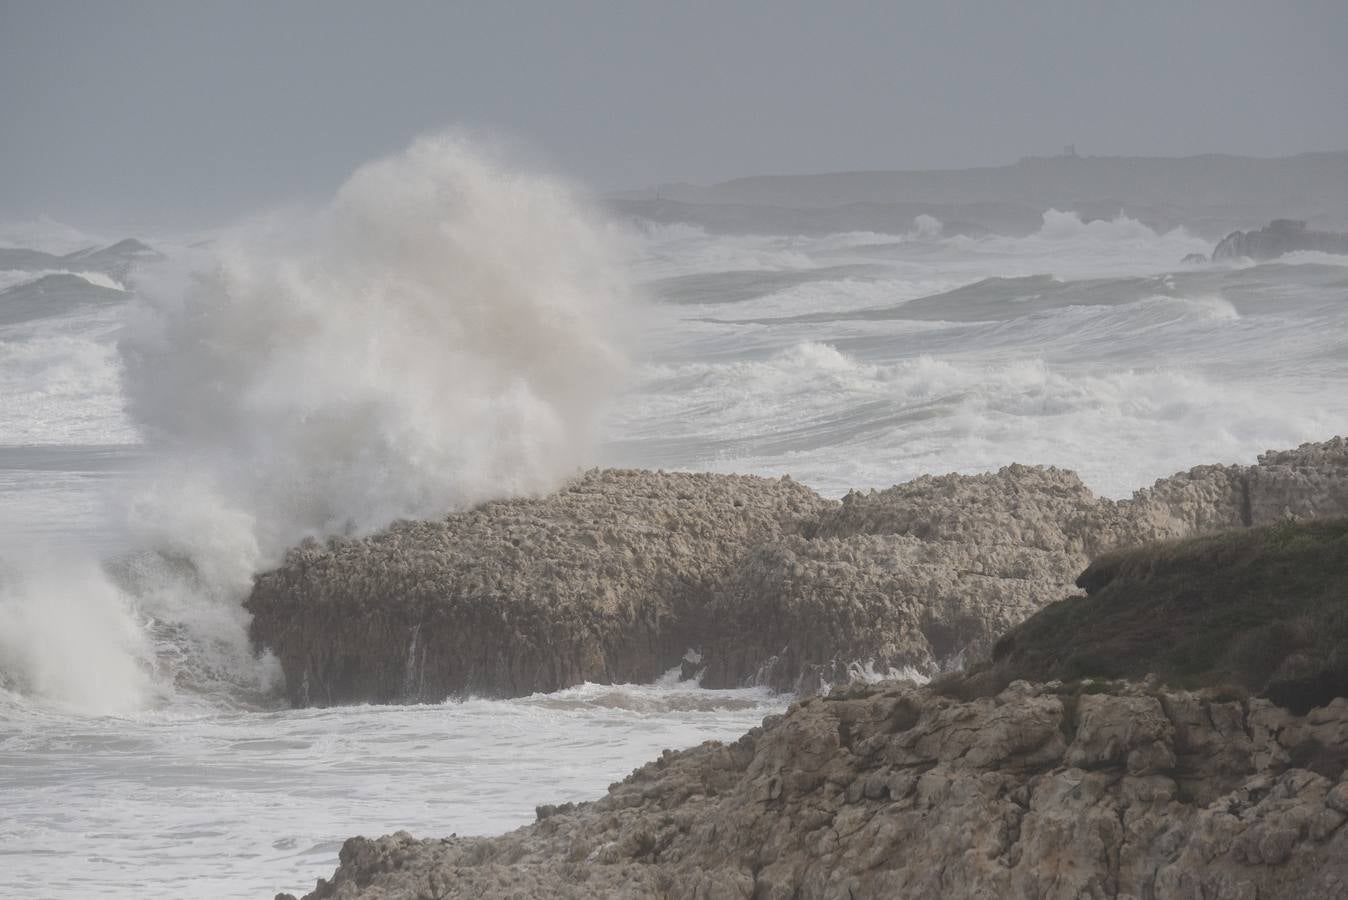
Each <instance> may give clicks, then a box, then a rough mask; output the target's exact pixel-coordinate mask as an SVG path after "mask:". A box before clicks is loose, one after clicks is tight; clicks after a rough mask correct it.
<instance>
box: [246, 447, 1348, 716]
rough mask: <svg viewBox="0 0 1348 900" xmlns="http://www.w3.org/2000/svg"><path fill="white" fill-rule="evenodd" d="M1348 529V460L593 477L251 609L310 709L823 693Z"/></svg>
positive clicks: (382, 547) (395, 545) (284, 574)
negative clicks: (1105, 471) (1316, 525)
mask: <svg viewBox="0 0 1348 900" xmlns="http://www.w3.org/2000/svg"><path fill="white" fill-rule="evenodd" d="M1339 512H1348V442H1345V441H1344V440H1343V439H1335V440H1334V441H1330V442H1327V443H1324V444H1316V445H1306V446H1305V447H1302V448H1300V449H1298V450H1293V451H1286V452H1282V453H1271V454H1266V455H1265V456H1264V457H1262V458H1261V460H1260V463H1259V465H1257V466H1201V467H1199V468H1196V469H1193V470H1191V471H1189V472H1187V473H1182V474H1180V475H1177V476H1174V477H1173V478H1169V479H1164V480H1162V481H1159V482H1157V483H1156V485H1154V486H1153V487H1151V488H1148V489H1146V490H1143V491H1139V492H1138V493H1137V494H1136V495H1135V496H1134V497H1133V498H1132V499H1131V500H1127V501H1121V502H1117V503H1116V502H1114V501H1111V500H1107V499H1101V498H1097V497H1095V496H1094V495H1092V494H1091V492H1090V491H1089V490H1088V489H1087V488H1086V487H1085V486H1084V485H1083V484H1082V483H1081V481H1080V480H1079V479H1078V478H1077V476H1076V475H1074V474H1073V473H1071V472H1066V471H1062V470H1057V469H1052V468H1040V467H1031V466H1020V465H1013V466H1007V467H1006V468H1004V469H1002V470H1000V471H998V472H995V473H990V474H986V475H973V476H960V475H946V476H939V477H931V476H924V477H922V478H919V479H916V480H915V481H912V482H909V483H907V484H903V485H898V486H896V487H893V488H890V489H888V490H884V491H871V492H869V493H865V494H861V493H853V494H851V495H849V496H848V497H847V498H845V499H844V500H843V501H841V502H837V501H831V500H825V499H823V498H821V497H819V496H818V495H817V494H815V493H814V492H813V491H811V490H809V489H808V488H806V487H803V486H802V485H799V484H797V483H795V482H792V481H790V480H781V481H774V480H767V479H761V478H752V477H742V476H728V475H705V474H704V475H689V474H671V473H657V472H641V471H596V472H591V473H588V474H586V475H585V476H583V477H581V478H579V479H577V480H576V481H575V482H574V483H573V484H571V485H570V486H568V487H567V488H565V489H563V490H561V491H559V492H558V493H556V494H553V495H551V496H549V497H545V498H541V499H526V500H514V501H508V502H498V503H489V504H486V505H484V506H482V507H479V508H477V509H474V510H471V511H468V512H465V513H460V514H456V515H452V516H449V517H447V518H445V519H442V520H439V521H434V522H405V523H399V524H397V525H395V526H393V527H392V528H390V529H388V530H387V531H386V532H383V533H380V534H377V535H374V536H372V537H369V538H364V539H360V540H337V541H333V542H330V543H328V544H326V545H318V544H309V545H306V546H303V547H300V548H297V549H296V550H293V551H291V553H290V554H289V555H288V557H287V559H286V561H285V564H284V565H283V566H282V567H281V568H279V569H278V570H276V571H274V572H271V573H268V574H266V575H263V576H261V577H260V578H259V579H258V581H257V584H256V587H255V590H254V592H253V595H252V597H251V598H250V600H249V602H248V607H249V609H250V611H251V612H252V613H253V616H254V620H253V636H254V639H255V641H256V642H257V643H258V644H259V645H262V646H265V647H267V648H269V649H270V650H272V651H273V652H275V653H276V655H277V656H278V658H279V659H280V661H281V664H282V667H283V668H284V670H285V674H286V684H287V692H288V694H289V699H290V701H291V702H292V703H293V704H295V705H330V704H338V703H355V702H384V703H388V702H417V701H438V700H442V699H444V698H446V697H449V696H456V695H466V694H476V695H479V696H518V695H524V694H529V693H533V692H536V691H551V690H557V689H560V688H563V687H567V686H570V685H573V684H577V683H580V682H582V681H596V682H616V681H637V682H640V681H651V680H653V679H655V678H656V677H658V676H660V675H661V674H662V673H663V672H665V671H667V670H668V669H670V668H672V667H675V666H679V665H680V664H681V660H682V658H683V657H684V655H685V653H686V651H688V650H689V649H693V650H696V651H699V652H700V657H701V659H700V662H698V663H696V664H685V665H684V668H685V669H686V670H687V671H686V673H685V674H686V675H692V674H694V673H695V672H696V671H697V670H698V667H700V670H701V677H702V683H703V684H704V685H706V686H708V687H713V686H715V687H722V686H732V685H740V684H748V683H757V684H765V685H768V686H770V687H772V688H775V689H779V690H791V691H800V692H803V693H810V692H812V691H814V690H817V689H818V688H819V687H820V686H821V685H828V684H834V683H839V682H845V681H848V680H850V679H852V678H853V677H856V676H858V675H864V676H866V677H875V676H876V675H883V674H884V673H891V674H899V673H905V672H907V673H909V674H917V675H924V676H930V675H934V674H936V673H938V672H940V671H941V670H942V669H945V668H950V667H952V666H959V665H962V664H963V662H964V661H967V660H972V659H975V658H978V657H981V656H983V655H986V654H987V653H988V652H989V651H990V649H991V647H992V644H993V642H994V641H995V640H996V639H997V638H998V637H999V636H1000V635H1001V634H1002V633H1004V632H1005V631H1006V630H1007V629H1008V628H1010V627H1011V626H1013V625H1015V624H1017V623H1018V622H1020V621H1022V620H1024V619H1025V618H1027V617H1028V616H1029V615H1031V614H1032V613H1034V612H1035V611H1036V610H1038V609H1040V608H1041V607H1043V606H1044V605H1045V604H1047V603H1050V602H1052V601H1055V600H1059V599H1062V598H1063V597H1065V596H1068V595H1069V594H1072V593H1074V591H1075V588H1074V587H1073V581H1074V579H1075V578H1076V575H1077V573H1078V572H1080V571H1081V569H1082V568H1083V567H1085V566H1086V564H1087V563H1088V562H1089V561H1090V560H1091V559H1092V558H1094V557H1095V556H1097V555H1098V554H1100V553H1102V552H1105V551H1108V550H1111V549H1115V548H1118V547H1126V546H1131V545H1134V544H1139V543H1143V542H1146V541H1151V540H1157V539H1160V538H1170V537H1180V536H1184V535H1188V534H1193V533H1196V532H1204V531H1211V530H1216V529H1222V528H1232V527H1240V526H1242V525H1249V524H1259V523H1262V522H1265V521H1274V520H1277V519H1280V518H1283V517H1286V516H1300V517H1312V516H1322V515H1333V514H1336V513H1339Z"/></svg>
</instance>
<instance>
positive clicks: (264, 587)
mask: <svg viewBox="0 0 1348 900" xmlns="http://www.w3.org/2000/svg"><path fill="white" fill-rule="evenodd" d="M823 505H824V501H823V500H821V499H820V497H819V496H818V495H817V494H815V493H814V492H813V491H811V490H809V489H808V488H806V487H803V486H801V485H799V484H796V483H795V482H793V481H791V480H790V479H782V480H780V481H770V480H767V479H763V478H752V477H738V476H713V475H687V474H664V473H654V472H637V471H602V472H591V473H588V474H587V475H585V476H584V477H582V478H580V479H578V480H577V481H576V482H575V483H573V484H572V485H570V486H569V487H567V488H565V489H563V490H561V491H559V492H557V493H556V494H553V495H552V496H550V497H547V498H545V499H542V500H533V499H522V500H510V501H501V502H495V503H487V504H484V505H483V506H481V507H479V508H477V509H473V510H471V511H469V512H466V513H462V514H459V515H453V516H449V517H447V518H445V519H443V520H440V521H436V522H400V523H398V524H395V525H394V526H393V527H391V528H389V529H388V530H387V531H385V532H382V533H380V534H377V535H375V536H373V537H370V538H367V539H362V540H336V541H331V542H329V543H328V544H326V545H323V546H320V545H318V544H315V543H310V544H308V545H306V546H303V547H300V548H298V549H296V550H293V551H291V552H290V554H289V555H288V556H287V559H286V564H285V565H284V566H282V567H281V568H280V569H278V570H276V571H275V572H272V573H269V574H266V575H263V576H262V577H260V578H259V579H258V582H257V586H256V588H255V590H254V592H253V596H252V598H251V599H250V600H249V602H248V606H249V609H250V610H251V611H252V613H253V615H254V620H253V633H254V635H255V636H256V637H257V639H258V640H259V641H260V642H262V643H264V644H266V645H267V646H268V647H270V648H271V649H272V650H273V651H274V652H275V653H276V655H277V656H278V657H279V658H280V660H281V663H282V666H283V667H284V669H285V673H286V678H287V688H288V692H289V695H290V700H291V702H292V703H294V704H296V705H310V704H313V705H330V704H333V703H351V702H394V701H412V702H415V701H418V700H442V699H444V698H445V697H448V696H452V695H464V694H477V695H480V696H520V695H526V694H530V693H534V692H537V691H554V690H558V689H560V688H563V687H567V686H570V685H573V684H578V683H580V682H582V681H598V682H614V681H651V680H653V679H655V678H656V677H657V676H659V675H660V674H661V673H662V672H664V671H665V670H666V669H669V668H671V667H673V666H675V665H678V663H679V660H680V659H681V658H682V657H683V655H684V653H685V651H686V650H687V649H688V648H689V647H690V646H692V645H693V644H694V643H695V641H696V638H695V636H694V635H693V633H692V632H693V631H694V630H695V629H696V628H697V627H698V624H699V623H698V621H697V614H698V611H699V610H700V609H701V608H703V607H704V606H705V605H706V603H707V599H708V596H709V594H710V592H711V591H712V590H713V588H714V586H715V585H716V584H718V583H719V582H720V581H721V580H722V579H723V578H725V577H726V574H727V571H728V569H729V567H730V566H731V565H732V564H734V563H736V562H737V561H738V560H739V559H740V558H741V557H742V556H743V554H744V553H745V552H746V550H747V548H748V547H749V546H751V545H753V544H756V543H762V542H766V541H772V540H776V539H778V538H779V537H780V536H781V535H782V534H783V533H784V532H785V531H788V530H790V529H793V528H795V527H796V523H798V522H799V521H802V520H805V519H807V518H809V517H810V516H811V515H813V514H814V513H815V512H816V511H817V510H818V509H819V508H820V507H821V506H823Z"/></svg>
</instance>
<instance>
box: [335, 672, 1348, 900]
mask: <svg viewBox="0 0 1348 900" xmlns="http://www.w3.org/2000/svg"><path fill="white" fill-rule="evenodd" d="M1346 762H1348V700H1344V699H1338V700H1335V701H1334V702H1333V703H1331V704H1329V705H1328V706H1325V707H1321V708H1317V709H1315V710H1312V711H1311V712H1310V713H1309V714H1307V715H1305V716H1295V715H1292V714H1291V713H1288V712H1287V711H1285V710H1282V709H1280V708H1278V707H1276V706H1274V705H1273V704H1272V703H1270V702H1268V701H1267V700H1261V699H1255V700H1239V699H1231V698H1226V697H1222V696H1220V695H1216V694H1204V693H1188V692H1175V691H1165V690H1160V689H1157V688H1156V687H1154V686H1152V685H1149V684H1145V683H1135V684H1117V685H1114V686H1111V687H1108V688H1105V689H1099V688H1098V687H1097V688H1095V689H1092V691H1083V690H1081V689H1080V688H1079V687H1077V688H1073V687H1069V686H1065V685H1062V684H1060V683H1054V684H1047V685H1039V686H1035V685H1031V684H1028V683H1026V682H1016V683H1013V684H1011V685H1010V686H1008V687H1007V688H1006V689H1005V690H1003V691H1002V692H1001V693H1000V694H998V695H997V696H995V697H988V698H982V699H978V700H972V701H960V700H956V699H952V698H949V697H945V696H942V695H940V694H939V693H937V692H935V691H933V690H931V689H930V688H921V687H917V686H914V685H905V684H897V683H894V684H878V685H854V686H852V687H850V688H848V689H846V690H840V691H834V692H833V693H832V694H831V695H829V696H828V697H827V698H814V699H811V700H807V701H805V702H803V703H799V704H797V705H795V706H793V707H792V708H791V709H790V710H789V711H788V712H787V713H786V714H785V715H783V716H772V717H769V718H768V719H766V720H764V723H763V725H762V727H760V728H755V729H753V730H752V731H750V732H749V733H748V734H746V735H745V736H744V737H742V738H741V739H740V740H738V741H736V742H734V743H732V744H720V743H715V742H710V743H706V744H703V745H702V746H700V747H696V748H694V749H691V750H687V751H683V752H670V751H666V752H665V754H664V756H662V757H661V758H660V759H658V760H656V761H654V762H652V763H649V764H648V765H646V766H644V767H642V768H641V769H638V770H637V771H635V772H634V773H632V775H630V776H629V777H628V778H626V779H624V780H623V781H622V782H621V783H618V784H615V785H613V786H612V787H611V788H610V789H609V793H608V795H607V796H606V797H604V798H603V799H601V800H598V801H596V802H593V803H584V804H580V805H575V806H573V805H571V804H566V805H564V806H561V807H552V806H542V807H539V809H538V821H537V822H536V823H535V824H533V825H530V826H528V827H525V828H521V829H519V830H517V831H514V832H511V833H509V834H505V835H502V836H500V837H492V838H456V837H451V838H448V839H444V840H425V841H423V840H417V839H415V838H413V837H411V836H410V835H407V834H405V833H399V834H395V835H393V836H390V837H383V838H379V839H376V840H369V839H366V838H353V839H351V840H349V841H347V842H346V844H345V846H344V847H343V848H342V851H341V865H340V867H339V868H338V869H337V871H336V873H335V875H334V876H333V877H332V878H331V880H326V881H320V882H319V883H318V886H317V889H316V890H315V891H314V892H313V893H311V894H309V895H308V896H309V898H310V900H384V898H413V897H417V898H421V897H424V898H439V900H453V898H480V897H515V898H520V900H528V898H545V897H546V898H582V897H583V898H647V897H649V898H662V900H695V898H696V900H702V898H715V900H749V898H763V900H768V898H780V900H786V898H793V900H833V898H860V897H895V898H908V897H911V898H919V897H969V898H975V897H979V898H1003V897H1006V898H1018V897H1025V898H1030V897H1033V898H1040V900H1076V898H1100V900H1103V898H1134V900H1140V898H1150V900H1210V898H1260V900H1270V898H1298V900H1299V898H1311V897H1317V898H1318V897H1326V898H1328V897H1343V896H1348V828H1345V827H1344V822H1345V820H1348V778H1345V763H1346Z"/></svg>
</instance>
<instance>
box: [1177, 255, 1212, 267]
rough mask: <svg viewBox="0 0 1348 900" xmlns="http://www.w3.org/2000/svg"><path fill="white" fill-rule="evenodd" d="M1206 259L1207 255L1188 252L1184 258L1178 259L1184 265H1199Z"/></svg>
mask: <svg viewBox="0 0 1348 900" xmlns="http://www.w3.org/2000/svg"><path fill="white" fill-rule="evenodd" d="M1207 261H1208V258H1207V256H1205V255H1204V254H1202V253H1190V254H1188V255H1186V256H1185V257H1184V259H1182V260H1180V262H1181V263H1182V264H1183V265H1186V266H1200V265H1202V264H1203V263H1205V262H1207Z"/></svg>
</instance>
